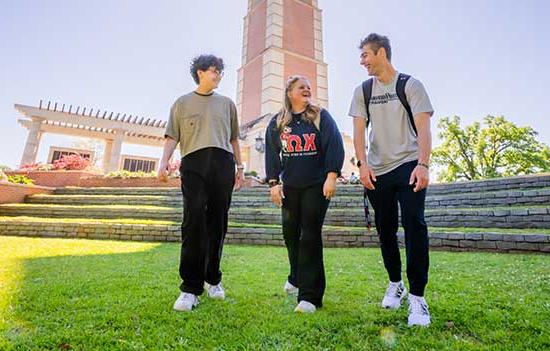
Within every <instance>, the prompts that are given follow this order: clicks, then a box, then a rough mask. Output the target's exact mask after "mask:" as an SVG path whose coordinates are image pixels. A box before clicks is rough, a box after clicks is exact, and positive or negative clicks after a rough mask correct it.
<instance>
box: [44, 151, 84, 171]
mask: <svg viewBox="0 0 550 351" xmlns="http://www.w3.org/2000/svg"><path fill="white" fill-rule="evenodd" d="M88 167H90V160H88V159H86V158H84V157H82V156H80V155H78V154H71V155H63V156H61V158H60V159H59V160H56V161H54V162H53V169H54V170H61V169H64V170H67V171H82V170H84V169H86V168H88Z"/></svg>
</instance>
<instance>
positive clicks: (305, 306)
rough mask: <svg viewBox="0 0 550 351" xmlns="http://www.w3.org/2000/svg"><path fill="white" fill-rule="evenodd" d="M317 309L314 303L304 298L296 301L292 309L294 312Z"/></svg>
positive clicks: (306, 311) (308, 311) (311, 311)
mask: <svg viewBox="0 0 550 351" xmlns="http://www.w3.org/2000/svg"><path fill="white" fill-rule="evenodd" d="M316 310H317V307H315V305H314V304H312V303H311V302H307V301H305V300H302V301H300V302H299V303H298V306H296V308H295V309H294V312H298V313H313V312H315V311H316Z"/></svg>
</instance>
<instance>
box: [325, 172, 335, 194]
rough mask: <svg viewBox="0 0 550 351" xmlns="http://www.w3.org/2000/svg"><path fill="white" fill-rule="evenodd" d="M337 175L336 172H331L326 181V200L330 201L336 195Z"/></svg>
mask: <svg viewBox="0 0 550 351" xmlns="http://www.w3.org/2000/svg"><path fill="white" fill-rule="evenodd" d="M337 176H338V175H337V174H336V173H334V172H330V173H328V174H327V179H326V180H325V184H323V196H324V197H325V199H327V200H330V199H331V198H332V197H333V196H334V194H336V178H337Z"/></svg>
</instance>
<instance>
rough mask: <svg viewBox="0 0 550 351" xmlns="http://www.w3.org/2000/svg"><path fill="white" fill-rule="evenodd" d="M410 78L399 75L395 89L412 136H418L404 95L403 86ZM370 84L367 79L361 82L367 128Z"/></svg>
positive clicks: (402, 74)
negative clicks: (412, 131)
mask: <svg viewBox="0 0 550 351" xmlns="http://www.w3.org/2000/svg"><path fill="white" fill-rule="evenodd" d="M410 77H411V76H409V75H407V74H404V73H399V76H398V77H397V85H396V87H395V90H396V93H397V97H398V98H399V101H401V104H402V105H403V107H404V108H405V111H407V114H408V115H409V121H410V122H411V126H412V128H413V130H414V134H415V135H418V133H417V132H416V125H415V124H414V116H413V114H412V110H411V106H410V105H409V102H408V101H407V96H406V95H405V84H407V81H408V80H409V78H410ZM372 83H373V78H369V79H367V80H366V81H364V82H363V98H364V99H365V109H366V110H367V117H368V119H367V128H368V126H369V123H370V112H369V103H370V98H371V95H372Z"/></svg>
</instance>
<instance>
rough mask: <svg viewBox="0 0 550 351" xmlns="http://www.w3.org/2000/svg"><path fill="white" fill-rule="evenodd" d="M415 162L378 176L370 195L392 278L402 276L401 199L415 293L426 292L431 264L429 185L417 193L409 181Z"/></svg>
mask: <svg viewBox="0 0 550 351" xmlns="http://www.w3.org/2000/svg"><path fill="white" fill-rule="evenodd" d="M416 164H417V161H412V162H408V163H405V164H403V165H401V166H399V167H398V168H396V169H395V170H393V171H391V172H389V173H386V174H384V175H381V176H378V177H376V179H377V181H376V182H375V183H374V186H375V189H374V190H368V191H367V195H368V198H369V201H370V203H371V204H372V207H373V208H374V216H375V223H376V230H377V231H378V235H379V236H380V247H381V250H382V257H383V259H384V266H385V267H386V270H387V271H388V275H389V278H390V281H392V282H398V281H400V280H401V257H400V256H399V246H398V242H397V228H398V226H399V224H398V208H397V205H398V203H399V207H400V208H401V224H402V225H403V229H404V231H405V249H406V253H407V278H408V279H409V285H410V292H411V294H413V295H416V296H424V289H425V287H426V284H427V283H428V267H429V252H428V251H429V250H428V248H429V242H428V227H427V226H426V222H425V221H424V201H425V199H426V189H424V190H422V191H419V192H416V193H415V192H414V191H413V188H414V186H412V185H409V179H410V176H411V172H412V171H413V170H414V168H415V166H416Z"/></svg>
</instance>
